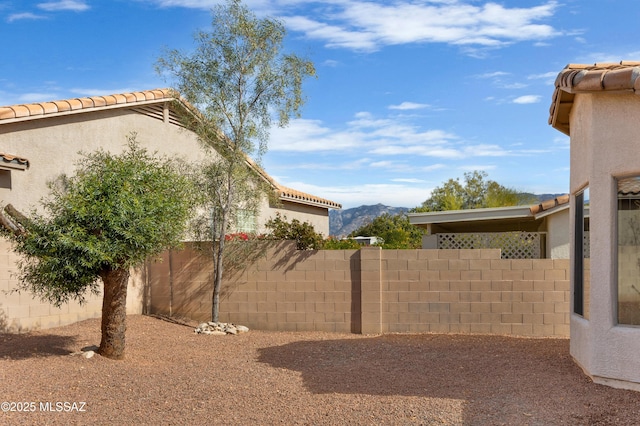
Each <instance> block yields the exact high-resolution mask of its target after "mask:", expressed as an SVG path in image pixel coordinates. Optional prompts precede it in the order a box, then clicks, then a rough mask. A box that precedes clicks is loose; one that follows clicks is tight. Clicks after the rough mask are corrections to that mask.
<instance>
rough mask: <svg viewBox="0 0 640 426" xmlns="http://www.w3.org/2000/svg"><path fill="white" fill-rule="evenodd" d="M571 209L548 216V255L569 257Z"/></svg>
mask: <svg viewBox="0 0 640 426" xmlns="http://www.w3.org/2000/svg"><path fill="white" fill-rule="evenodd" d="M569 216H570V213H569V209H565V210H562V211H559V212H556V213H554V214H552V215H549V216H547V218H546V225H547V229H546V232H547V257H548V258H550V259H569V251H570V250H569V246H570V244H569V238H570V235H569V234H570V232H569Z"/></svg>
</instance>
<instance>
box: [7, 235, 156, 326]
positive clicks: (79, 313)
mask: <svg viewBox="0 0 640 426" xmlns="http://www.w3.org/2000/svg"><path fill="white" fill-rule="evenodd" d="M18 260H19V257H18V256H17V255H16V254H15V253H14V252H13V250H12V249H11V244H10V243H9V242H8V241H7V240H5V239H3V238H0V333H4V332H9V333H24V332H28V331H31V330H37V329H46V328H52V327H59V326H63V325H67V324H72V323H74V322H78V321H82V320H85V319H89V318H98V317H100V316H101V315H102V295H101V294H100V295H98V296H95V295H87V298H86V299H87V300H86V303H84V304H82V305H80V304H79V303H77V302H75V301H71V302H69V303H67V304H63V305H62V306H60V307H59V308H56V307H55V306H53V305H52V304H50V303H48V302H44V301H42V300H40V299H38V298H36V297H34V296H33V295H32V294H31V293H30V292H26V291H23V292H21V293H19V294H18V293H15V292H13V291H12V290H14V289H15V288H17V286H18V280H17V276H16V275H17V272H18V267H17V262H18ZM145 283H146V277H145V274H144V270H143V269H141V270H139V271H132V276H131V279H130V281H129V288H128V294H127V313H130V314H139V313H142V297H143V291H144V289H145Z"/></svg>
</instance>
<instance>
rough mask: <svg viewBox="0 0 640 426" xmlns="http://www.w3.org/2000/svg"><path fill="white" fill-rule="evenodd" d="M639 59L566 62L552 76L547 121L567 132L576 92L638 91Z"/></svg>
mask: <svg viewBox="0 0 640 426" xmlns="http://www.w3.org/2000/svg"><path fill="white" fill-rule="evenodd" d="M639 77H640V61H620V62H619V63H615V62H600V63H596V64H593V65H586V64H569V65H567V66H566V67H565V68H564V69H563V70H562V71H560V73H559V74H558V77H557V78H556V82H555V89H554V92H553V96H552V101H551V107H550V108H549V120H548V121H549V124H550V125H551V126H553V127H554V128H556V129H557V130H560V131H561V132H563V133H566V134H567V135H568V134H569V132H570V126H569V113H570V112H571V108H572V106H573V98H574V96H575V94H576V93H594V92H609V93H613V92H632V93H638V94H640V78H639Z"/></svg>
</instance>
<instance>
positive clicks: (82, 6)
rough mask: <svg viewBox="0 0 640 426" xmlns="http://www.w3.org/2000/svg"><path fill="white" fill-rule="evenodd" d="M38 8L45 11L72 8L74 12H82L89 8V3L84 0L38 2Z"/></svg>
mask: <svg viewBox="0 0 640 426" xmlns="http://www.w3.org/2000/svg"><path fill="white" fill-rule="evenodd" d="M37 6H38V8H40V9H42V10H46V11H47V12H57V11H60V10H72V11H74V12H84V11H85V10H89V9H90V8H89V5H88V4H87V3H86V2H84V1H78V0H61V1H52V2H46V3H39V4H38V5H37Z"/></svg>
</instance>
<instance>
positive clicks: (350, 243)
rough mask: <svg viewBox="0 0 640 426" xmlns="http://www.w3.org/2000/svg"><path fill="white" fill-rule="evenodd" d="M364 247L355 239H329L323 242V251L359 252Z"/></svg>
mask: <svg viewBox="0 0 640 426" xmlns="http://www.w3.org/2000/svg"><path fill="white" fill-rule="evenodd" d="M361 247H362V245H361V244H360V243H359V242H357V241H356V240H354V239H353V238H344V239H341V240H339V239H337V238H333V237H329V238H327V239H325V240H324V241H323V242H322V249H323V250H359V249H360V248H361Z"/></svg>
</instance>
